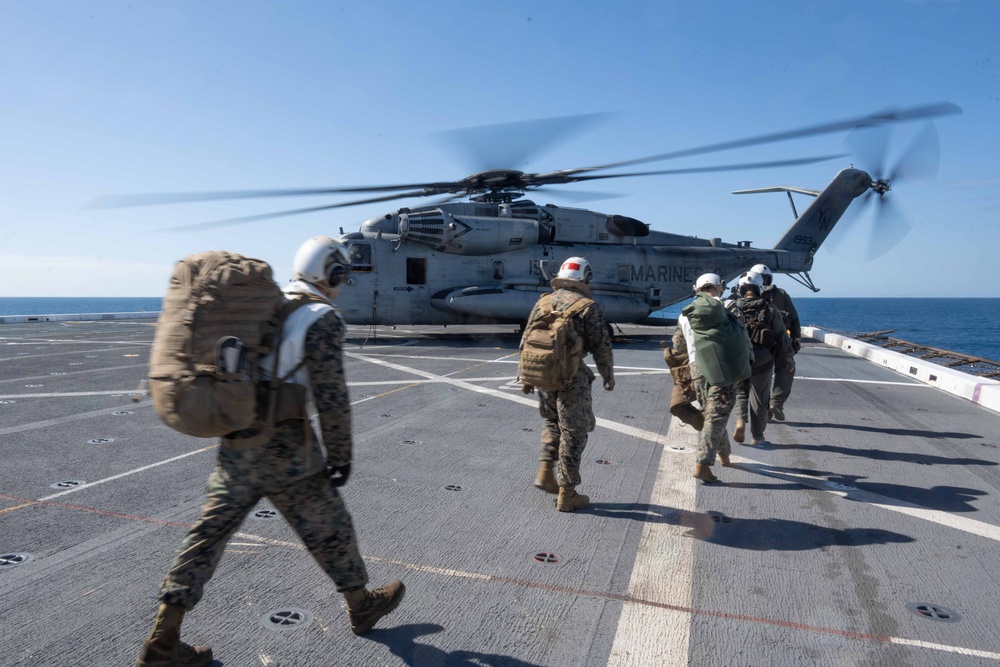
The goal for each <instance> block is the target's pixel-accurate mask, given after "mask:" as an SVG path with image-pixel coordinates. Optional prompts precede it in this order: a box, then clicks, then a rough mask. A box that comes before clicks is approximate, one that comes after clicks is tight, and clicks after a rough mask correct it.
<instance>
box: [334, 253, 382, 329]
mask: <svg viewBox="0 0 1000 667" xmlns="http://www.w3.org/2000/svg"><path fill="white" fill-rule="evenodd" d="M347 253H348V255H349V256H350V258H351V272H350V277H349V279H348V283H347V285H346V286H345V287H344V289H342V290H341V293H340V297H338V299H337V306H338V307H339V308H340V312H341V314H342V315H343V316H344V319H345V320H346V321H347V322H348V323H350V324H376V323H377V321H378V317H379V308H380V304H379V288H380V286H381V276H380V272H379V270H378V269H379V266H378V262H377V261H376V255H377V254H378V253H377V251H376V244H375V243H373V242H372V241H371V240H368V239H365V240H351V241H348V242H347Z"/></svg>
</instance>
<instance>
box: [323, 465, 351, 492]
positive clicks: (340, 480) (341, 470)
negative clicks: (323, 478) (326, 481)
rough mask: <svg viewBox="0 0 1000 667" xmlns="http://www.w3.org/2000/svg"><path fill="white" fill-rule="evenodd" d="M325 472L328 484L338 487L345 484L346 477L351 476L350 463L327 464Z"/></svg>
mask: <svg viewBox="0 0 1000 667" xmlns="http://www.w3.org/2000/svg"><path fill="white" fill-rule="evenodd" d="M326 474H327V475H329V476H330V486H332V487H333V488H338V487H341V486H343V485H344V484H347V478H348V477H350V476H351V464H350V463H348V464H347V465H346V466H327V467H326Z"/></svg>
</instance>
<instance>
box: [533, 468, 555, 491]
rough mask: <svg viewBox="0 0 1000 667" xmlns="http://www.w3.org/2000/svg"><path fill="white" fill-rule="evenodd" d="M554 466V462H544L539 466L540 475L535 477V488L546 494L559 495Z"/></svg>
mask: <svg viewBox="0 0 1000 667" xmlns="http://www.w3.org/2000/svg"><path fill="white" fill-rule="evenodd" d="M552 466H553V462H552V461H542V462H541V463H540V464H539V465H538V474H537V475H535V486H537V487H538V488H539V489H541V490H542V491H544V492H545V493H559V483H558V482H556V476H555V473H554V472H552Z"/></svg>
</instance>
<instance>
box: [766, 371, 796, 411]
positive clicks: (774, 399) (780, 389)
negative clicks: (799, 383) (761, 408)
mask: <svg viewBox="0 0 1000 667" xmlns="http://www.w3.org/2000/svg"><path fill="white" fill-rule="evenodd" d="M794 379H795V373H794V372H793V371H789V370H788V364H776V365H775V367H774V390H773V391H772V392H771V403H770V404H771V405H777V406H778V407H779V408H783V407H785V401H787V400H788V397H789V396H791V395H792V381H793V380H794Z"/></svg>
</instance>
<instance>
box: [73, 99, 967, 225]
mask: <svg viewBox="0 0 1000 667" xmlns="http://www.w3.org/2000/svg"><path fill="white" fill-rule="evenodd" d="M956 113H961V109H960V108H959V107H957V106H956V105H954V104H951V103H950V102H940V103H935V104H928V105H922V106H916V107H909V108H902V109H892V110H888V111H883V112H879V113H875V114H872V115H869V116H863V117H857V118H849V119H845V120H839V121H833V122H829V123H823V124H819V125H812V126H808V127H803V128H798V129H795V130H788V131H784V132H776V133H771V134H763V135H758V136H754V137H748V138H745V139H738V140H733V141H726V142H721V143H716V144H710V145H707V146H700V147H696V148H689V149H684V150H679V151H673V152H669V153H661V154H659V155H652V156H649V157H643V158H637V159H633V160H624V161H621V162H611V163H608V164H601V165H595V166H591V167H580V168H576V169H563V170H559V171H550V172H541V173H528V172H523V171H518V170H515V169H484V170H482V171H479V172H477V173H474V174H472V175H470V176H466V177H465V178H462V179H459V180H456V181H430V182H424V183H407V184H399V185H372V186H348V187H326V188H304V189H277V190H238V191H223V192H181V193H162V194H140V195H124V196H111V197H104V198H101V199H98V200H96V201H94V202H92V203H91V204H90V205H89V208H120V207H132V206H151V205H159V204H178V203H190V202H208V201H221V200H236V199H257V198H270V197H302V196H317V195H342V194H376V193H384V194H380V195H379V196H375V197H366V198H363V199H355V200H351V201H346V202H337V203H333V204H325V205H321V206H312V207H307V208H298V209H288V210H282V211H275V212H271V213H264V214H260V215H252V216H245V217H239V218H229V219H225V220H217V221H213V222H207V223H199V224H195V225H184V226H182V227H174V228H172V229H195V228H197V229H209V228H214V227H223V226H228V225H235V224H243V223H248V222H254V221H259V220H270V219H275V218H282V217H288V216H293V215H301V214H304V213H313V212H317V211H325V210H330V209H335V208H345V207H349V206H359V205H362V204H371V203H376V202H383V201H393V200H398V199H412V198H415V197H433V196H437V197H442V199H438V200H436V201H435V202H433V204H434V205H437V204H441V203H444V202H447V201H451V200H454V199H460V198H465V197H471V198H472V199H473V200H474V201H480V202H488V203H507V202H510V201H512V200H514V199H517V198H518V197H521V196H523V195H524V194H525V193H527V192H531V191H538V190H542V189H543V188H545V187H547V186H552V185H563V184H567V183H580V182H585V181H596V180H605V179H612V178H631V177H638V176H660V175H677V174H696V173H709V172H722V171H739V170H749V169H767V168H773V167H787V166H797V165H806V164H812V163H815V162H821V161H825V160H831V159H835V158H838V157H843V156H842V155H826V156H820V157H807V158H794V159H788V160H776V161H768V162H750V163H739V164H727V165H716V166H708V167H690V168H679V169H662V170H654V171H636V172H625V173H622V172H616V173H594V172H603V171H608V170H612V169H620V168H623V167H631V166H635V165H640V164H648V163H652V162H661V161H665V160H674V159H678V158H683V157H690V156H694V155H703V154H706V153H714V152H719V151H724V150H732V149H736V148H744V147H748V146H757V145H762V144H768V143H775V142H779V141H788V140H791V139H799V138H804V137H809V136H815V135H820V134H829V133H833V132H839V131H846V130H857V129H863V128H879V127H884V126H887V125H889V124H893V123H900V122H906V121H912V120H920V119H930V118H934V117H938V116H945V115H950V114H956ZM594 118H595V115H586V116H569V117H564V118H551V119H544V120H541V121H527V122H521V123H507V124H503V125H493V126H486V127H481V128H470V129H466V130H455V131H453V132H450V133H442V134H444V135H445V136H451V137H452V138H454V139H457V140H458V141H459V143H461V142H465V143H466V144H471V143H478V144H480V145H478V146H472V149H473V151H474V152H476V153H477V154H478V156H479V160H480V161H483V160H484V159H483V158H482V156H483V155H487V154H489V152H490V146H488V145H487V144H489V143H490V142H492V143H493V144H494V145H500V143H501V142H504V143H506V144H511V143H512V142H511V134H512V133H519V134H520V136H522V137H524V136H529V135H532V134H534V135H536V136H534V137H533V138H532V139H531V142H532V143H531V144H530V145H527V144H525V145H522V146H515V147H514V148H513V149H511V148H510V146H509V145H508V146H507V149H506V152H507V153H508V155H507V156H506V157H505V158H504V160H505V161H508V163H509V164H518V163H519V162H523V161H524V158H525V157H526V156H527V155H528V154H529V153H530V152H538V151H540V150H541V149H542V148H544V147H545V146H544V145H545V144H548V145H551V143H552V141H554V140H555V139H558V138H561V136H565V135H566V134H567V133H568V129H575V128H578V127H579V126H580V125H583V124H585V123H587V122H590V121H592V120H593V119H594ZM540 129H541V130H544V131H541V132H540V131H539V130H540ZM525 130H534V131H533V132H526V131H525ZM555 130H559V131H555ZM515 131H516V132H515ZM513 143H514V144H516V143H517V142H516V141H515V142H513ZM484 146H485V148H484ZM494 154H495V153H494ZM486 166H487V165H485V164H484V165H483V167H486ZM875 179H877V180H874V181H873V186H872V187H873V191H874V192H878V193H879V194H884V192H886V191H888V189H889V180H891V179H890V178H885V179H882V178H881V175H880V172H878V171H876V176H875Z"/></svg>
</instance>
